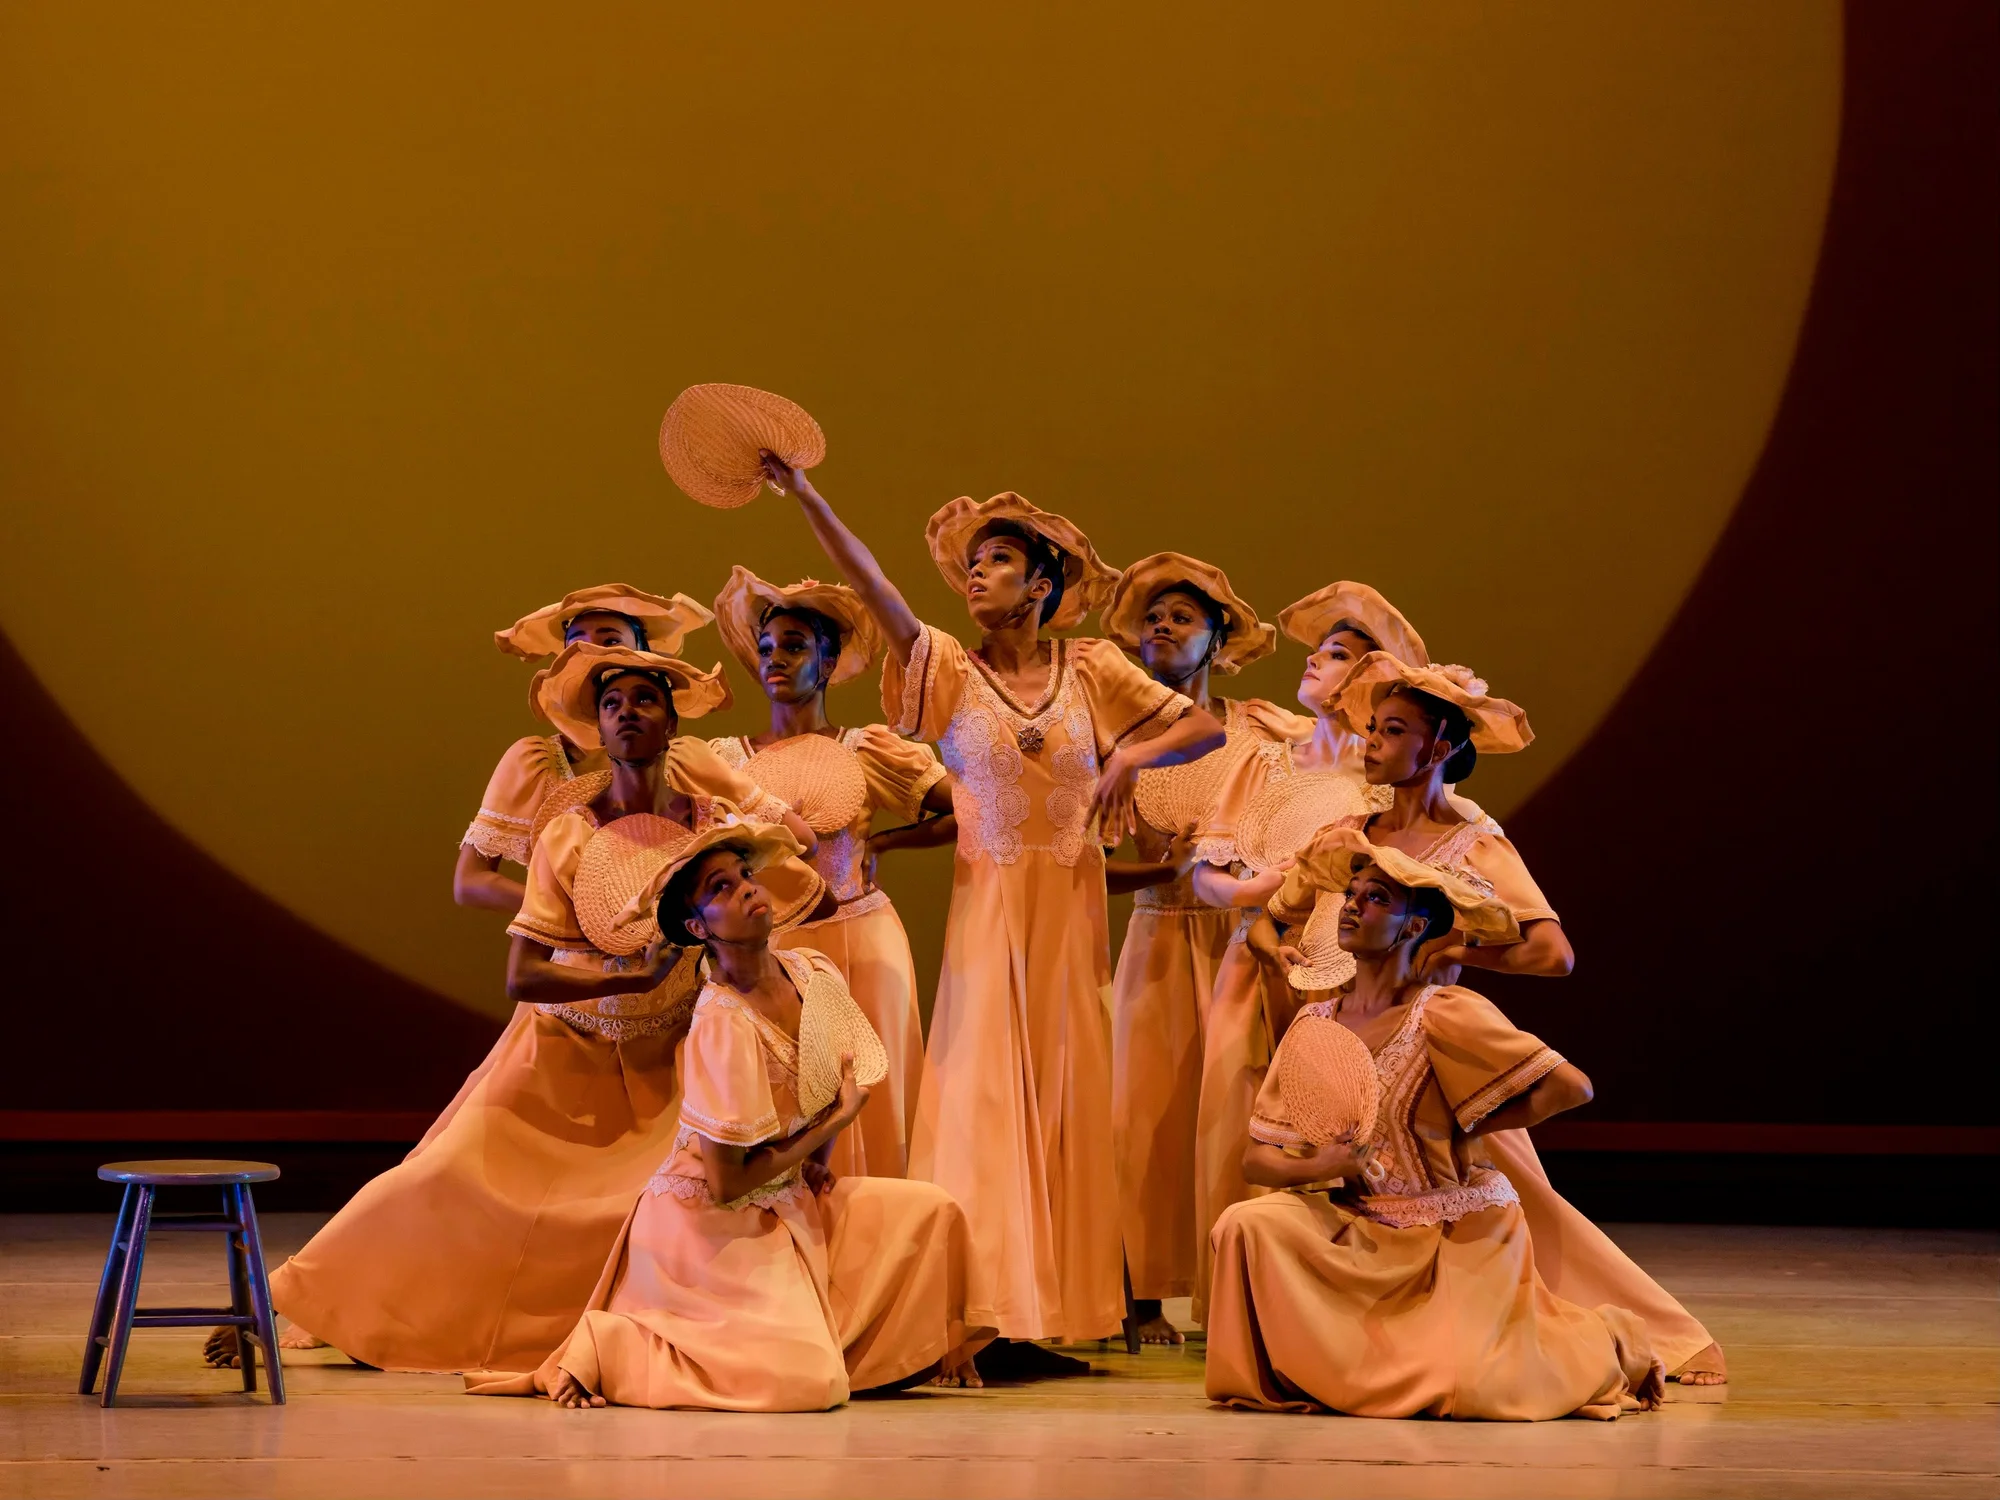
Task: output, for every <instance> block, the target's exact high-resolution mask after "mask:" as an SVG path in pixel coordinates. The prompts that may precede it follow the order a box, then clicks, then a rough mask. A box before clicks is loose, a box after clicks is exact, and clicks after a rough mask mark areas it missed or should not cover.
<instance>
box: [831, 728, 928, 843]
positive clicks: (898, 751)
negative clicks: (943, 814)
mask: <svg viewBox="0 0 2000 1500" xmlns="http://www.w3.org/2000/svg"><path fill="white" fill-rule="evenodd" d="M850 748H851V749H852V750H853V751H854V757H855V759H856V760H858V761H860V762H861V776H862V779H863V780H864V781H866V782H867V783H868V805H869V807H870V808H873V809H879V810H881V811H882V812H886V813H889V814H891V815H893V816H895V817H899V818H901V819H903V820H904V821H905V822H912V823H913V822H915V821H916V820H917V819H918V818H919V817H921V816H922V815H923V804H924V794H925V793H926V792H928V791H929V790H930V789H931V788H932V787H934V786H936V785H937V784H938V783H939V782H940V781H943V780H944V778H945V769H944V766H943V765H942V764H941V763H940V762H939V761H938V758H937V751H935V750H934V749H932V748H931V747H930V746H929V745H926V744H924V743H923V742H922V741H920V740H906V739H903V738H902V737H900V736H899V735H897V734H896V733H895V732H894V731H892V730H891V729H890V728H889V727H888V726H887V725H885V724H871V725H869V726H868V727H867V728H866V729H862V730H858V731H856V732H855V734H854V735H853V737H852V744H851V746H850Z"/></svg>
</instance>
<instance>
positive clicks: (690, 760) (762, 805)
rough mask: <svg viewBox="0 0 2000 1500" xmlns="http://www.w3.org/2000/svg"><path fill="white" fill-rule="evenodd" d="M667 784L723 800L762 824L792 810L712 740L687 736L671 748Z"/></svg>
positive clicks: (691, 792)
mask: <svg viewBox="0 0 2000 1500" xmlns="http://www.w3.org/2000/svg"><path fill="white" fill-rule="evenodd" d="M667 785H669V786H671V787H672V788H673V789H674V790H675V791H677V792H684V793H686V794H687V795H688V796H690V797H716V798H720V799H721V800H722V801H724V802H728V803H731V804H733V805H734V806H735V807H736V808H738V809H739V810H740V811H741V812H742V814H743V816H744V817H746V818H752V819H755V820H757V821H760V822H766V823H769V822H775V821H776V820H777V819H778V818H780V817H782V816H783V815H784V814H786V813H788V812H790V811H791V806H790V804H789V803H787V802H786V801H785V800H784V799H783V798H782V797H774V796H772V795H771V793H769V792H767V791H765V790H764V789H763V788H762V787H761V786H759V785H757V783H756V782H754V781H752V780H751V779H750V778H749V777H748V776H746V775H744V774H743V772H742V770H741V769H739V768H738V767H737V766H735V765H732V764H731V763H730V762H728V761H726V760H724V759H723V757H722V756H721V755H719V754H717V753H716V749H715V746H714V745H712V744H711V743H710V742H709V741H707V740H704V739H697V738H695V737H694V736H692V735H683V736H681V737H679V738H677V739H675V740H674V741H673V743H672V744H671V745H669V746H668V747H667Z"/></svg>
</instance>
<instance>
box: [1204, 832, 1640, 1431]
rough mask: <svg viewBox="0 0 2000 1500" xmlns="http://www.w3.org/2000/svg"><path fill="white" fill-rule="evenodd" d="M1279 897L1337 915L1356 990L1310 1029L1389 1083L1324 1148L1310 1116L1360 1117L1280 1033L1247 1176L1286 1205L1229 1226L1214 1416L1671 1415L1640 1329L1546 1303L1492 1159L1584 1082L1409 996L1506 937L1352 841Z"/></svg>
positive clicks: (1481, 896) (1213, 1366) (1316, 852)
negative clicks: (1366, 1058) (1456, 953)
mask: <svg viewBox="0 0 2000 1500" xmlns="http://www.w3.org/2000/svg"><path fill="white" fill-rule="evenodd" d="M1286 885H1287V889H1292V888H1294V887H1295V886H1300V885H1310V886H1311V887H1312V888H1314V889H1316V890H1319V891H1323V892H1327V893H1329V894H1335V893H1338V894H1339V895H1340V899H1341V901H1342V905H1341V909H1340V915H1339V918H1338V932H1339V939H1338V940H1339V943H1340V946H1341V948H1342V949H1343V950H1344V951H1346V952H1348V953H1350V954H1352V955H1353V957H1354V960H1355V966H1356V967H1355V973H1354V977H1353V979H1352V980H1350V981H1349V982H1348V983H1346V984H1344V985H1342V986H1341V987H1340V988H1339V989H1338V990H1337V991H1336V992H1335V993H1334V995H1333V996H1332V998H1330V999H1328V1000H1324V1001H1321V1002H1319V1003H1317V1004H1314V1005H1310V1006H1308V1007H1306V1013H1309V1014H1311V1015H1312V1016H1314V1017H1315V1022H1316V1024H1317V1025H1326V1024H1334V1025H1339V1026H1343V1027H1345V1028H1346V1029H1347V1030H1348V1031H1349V1032H1351V1033H1352V1034H1353V1035H1354V1036H1356V1037H1358V1038H1360V1040H1361V1041H1362V1042H1363V1043H1364V1044H1365V1045H1366V1046H1367V1048H1368V1050H1369V1052H1371V1053H1372V1054H1373V1056H1374V1068H1373V1069H1372V1072H1373V1073H1374V1074H1375V1077H1373V1078H1368V1079H1366V1080H1365V1083H1364V1084H1363V1086H1364V1087H1367V1088H1369V1089H1375V1088H1377V1087H1378V1085H1379V1092H1380V1108H1379V1111H1378V1112H1377V1113H1376V1116H1375V1122H1374V1124H1373V1126H1372V1128H1370V1129H1369V1130H1368V1131H1367V1133H1366V1134H1365V1136H1362V1137H1360V1138H1356V1137H1354V1136H1349V1137H1348V1138H1346V1139H1340V1138H1336V1139H1334V1140H1331V1141H1329V1142H1327V1143H1326V1144H1324V1145H1317V1146H1316V1145H1314V1144H1313V1143H1312V1136H1311V1135H1309V1134H1308V1133H1307V1132H1306V1131H1305V1129H1304V1128H1303V1126H1304V1124H1305V1121H1304V1119H1303V1118H1301V1115H1302V1112H1312V1113H1317V1112H1318V1111H1319V1110H1320V1109H1321V1108H1325V1109H1326V1113H1327V1114H1328V1115H1335V1114H1337V1113H1339V1112H1342V1107H1343V1106H1347V1105H1348V1102H1349V1101H1347V1100H1345V1099H1341V1098H1338V1097H1336V1096H1335V1093H1333V1092H1330V1090H1331V1088H1332V1086H1331V1084H1330V1081H1329V1080H1328V1078H1327V1075H1325V1074H1317V1075H1316V1074H1315V1073H1314V1072H1313V1071H1310V1070H1309V1065H1308V1063H1307V1061H1306V1059H1305V1058H1304V1057H1303V1056H1293V1055H1292V1054H1293V1049H1294V1048H1297V1047H1300V1046H1302V1045H1303V1039H1304V1038H1305V1037H1306V1036H1307V1035H1308V1033H1307V1031H1306V1029H1305V1027H1304V1024H1303V1022H1301V1025H1300V1027H1298V1028H1296V1029H1294V1030H1293V1031H1292V1032H1290V1033H1288V1035H1287V1037H1286V1040H1285V1042H1284V1043H1283V1045H1281V1046H1280V1048H1279V1050H1278V1054H1277V1057H1276V1058H1275V1059H1274V1060H1273V1063H1272V1066H1271V1072H1270V1076H1269V1077H1268V1078H1266V1079H1265V1081H1264V1086H1263V1088H1262V1090H1260V1092H1259V1093H1258V1096H1257V1109H1256V1114H1255V1116H1254V1117H1253V1118H1252V1121H1251V1126H1250V1132H1251V1135H1252V1137H1253V1144H1252V1145H1250V1147H1249V1148H1248V1149H1247V1150H1246V1151H1245V1152H1244V1157H1243V1170H1244V1172H1245V1174H1246V1175H1247V1176H1250V1177H1251V1178H1253V1179H1254V1180H1255V1181H1257V1182H1259V1183H1260V1184H1262V1185H1263V1186H1265V1187H1267V1188H1272V1189H1290V1190H1291V1191H1274V1192H1271V1193H1269V1194H1268V1195H1266V1196H1264V1197H1260V1198H1254V1199H1251V1200H1249V1201H1247V1202H1243V1203H1238V1204H1235V1205H1233V1206H1232V1207H1231V1208H1230V1209H1229V1210H1228V1211H1227V1212H1226V1213H1224V1214H1223V1216H1222V1220H1221V1222H1220V1223H1219V1224H1218V1225H1217V1226H1216V1233H1215V1240H1216V1255H1215V1280H1214V1293H1213V1301H1212V1305H1211V1307H1210V1312H1209V1325H1208V1375H1207V1380H1208V1394H1209V1397H1210V1399H1212V1400H1216V1401H1226V1402H1229V1403H1230V1404H1232V1405H1236V1406H1250V1407H1261V1408H1263V1409H1266V1410H1274V1411H1329V1410H1330V1411H1339V1412H1347V1413H1350V1414H1352V1415H1355V1416H1373V1417H1408V1416H1417V1415H1420V1414H1421V1415H1428V1416H1435V1417H1485V1418H1498V1419H1507V1420H1515V1421H1522V1420H1527V1421H1534V1420H1540V1419H1543V1418H1548V1417H1561V1416H1588V1417H1599V1418H1615V1417H1617V1416H1618V1415H1619V1414H1620V1413H1621V1412H1625V1411H1635V1410H1647V1409H1650V1408H1652V1407H1655V1406H1657V1405H1659V1403H1660V1401H1661V1399H1662V1383H1661V1371H1660V1365H1659V1361H1658V1360H1657V1359H1656V1358H1654V1356H1653V1353H1652V1349H1651V1346H1650V1344H1649V1342H1648V1339H1647V1332H1646V1325H1645V1323H1644V1321H1643V1319H1641V1318H1639V1317H1636V1316H1634V1315H1633V1314H1632V1313H1630V1312H1629V1311H1627V1310H1625V1309H1623V1308H1619V1307H1613V1306H1603V1307H1599V1308H1597V1309H1596V1311H1594V1312H1593V1311H1588V1310H1586V1309H1585V1308H1582V1307H1579V1306H1577V1305H1576V1304H1575V1303H1573V1302H1568V1301H1565V1300H1564V1299H1563V1298H1561V1297H1560V1296H1558V1295H1557V1294H1555V1293H1554V1292H1552V1291H1551V1290H1550V1289H1549V1288H1548V1287H1547V1286H1546V1285H1544V1283H1543V1279H1542V1277H1541V1276H1540V1275H1539V1274H1537V1260H1536V1254H1535V1250H1536V1246H1535V1240H1534V1237H1533V1235H1532V1233H1531V1231H1530V1229H1529V1226H1528V1224H1527V1221H1526V1219H1525V1217H1524V1216H1523V1214H1522V1212H1521V1207H1520V1204H1519V1202H1518V1201H1517V1199H1516V1197H1515V1194H1514V1190H1513V1188H1512V1186H1511V1185H1510V1184H1509V1183H1508V1180H1507V1178H1506V1176H1505V1174H1504V1173H1502V1172H1500V1171H1498V1170H1496V1169H1495V1168H1494V1167H1493V1166H1492V1164H1491V1162H1490V1161H1489V1160H1488V1159H1487V1157H1486V1154H1485V1151H1484V1146H1485V1144H1486V1142H1487V1141H1488V1140H1490V1138H1491V1136H1492V1134H1493V1132H1495V1131H1497V1130H1501V1129H1505V1128H1518V1127H1521V1126H1526V1125H1532V1124H1535V1123H1536V1122H1538V1121H1541V1120H1545V1119H1548V1118H1549V1117H1550V1116H1551V1115H1554V1114H1557V1113H1559V1112H1560V1111H1562V1110H1565V1109H1573V1108H1575V1107H1576V1106H1577V1105H1579V1104H1585V1103H1588V1102H1589V1100H1590V1080H1589V1079H1587V1078H1585V1077H1584V1075H1583V1074H1582V1073H1581V1072H1579V1071H1578V1070H1577V1069H1576V1068H1575V1067H1573V1066H1572V1065H1571V1064H1569V1063H1567V1062H1565V1061H1564V1060H1563V1059H1562V1057H1561V1056H1560V1055H1558V1054H1557V1053H1556V1052H1554V1051H1552V1050H1551V1049H1550V1048H1548V1047H1546V1046H1544V1045H1543V1044H1542V1043H1541V1042H1540V1041H1538V1040H1537V1039H1536V1038H1534V1037H1532V1036H1529V1035H1527V1034H1526V1033H1525V1032H1521V1031H1517V1030H1515V1029H1514V1028H1513V1027H1512V1026H1510V1025H1509V1024H1508V1023H1507V1021H1506V1018H1505V1017H1503V1016H1502V1015H1501V1014H1500V1012H1499V1010H1498V1009H1497V1008H1495V1007H1494V1006H1493V1005H1492V1004H1491V1003H1490V1002H1489V1001H1487V1000H1485V999H1483V998H1482V997H1481V996H1479V995H1476V994H1474V993H1473V992H1472V991H1471V990H1465V989H1458V988H1453V987H1444V986H1439V985H1437V984H1432V983H1426V982H1425V981H1424V980H1423V979H1422V978H1421V977H1420V976H1419V974H1418V972H1417V969H1418V965H1417V950H1418V948H1419V946H1420V945H1421V944H1422V943H1423V942H1424V940H1425V938H1426V936H1434V935H1435V934H1436V933H1437V931H1438V930H1439V929H1441V928H1445V929H1448V928H1451V927H1453V926H1456V927H1457V929H1458V931H1459V933H1460V934H1461V935H1463V936H1464V937H1466V938H1467V939H1468V940H1473V941H1477V940H1479V939H1482V938H1491V939H1494V940H1496V941H1498V942H1500V943H1507V942H1508V941H1509V940H1510V939H1514V938H1516V937H1517V936H1518V934H1517V932H1516V929H1515V924H1514V919H1513V915H1512V913H1510V912H1509V911H1508V910H1507V908H1506V906H1505V904H1504V903H1503V902H1500V901H1498V900H1496V899H1494V898H1493V897H1492V896H1490V895H1489V894H1487V893H1486V891H1485V890H1484V889H1483V888H1481V887H1477V886H1474V885H1472V884H1470V883H1469V882H1467V881H1464V880H1461V879H1459V878H1458V877H1456V876H1454V875H1452V874H1449V873H1447V872H1445V871H1443V870H1439V869H1437V868H1436V867H1434V866H1431V865H1427V864H1424V863H1422V862H1420V861H1418V860H1415V859H1412V858H1410V857H1409V856H1408V855H1406V854H1404V853H1403V852H1402V851H1401V850H1399V849H1396V848H1393V847H1372V846H1370V845H1369V844H1368V843H1367V841H1366V840H1365V839H1363V838H1361V837H1360V836H1359V835H1358V834H1355V833H1353V832H1351V831H1344V832H1342V833H1339V834H1334V835H1331V836H1329V837H1328V838H1325V839H1322V840H1320V841H1316V843H1315V845H1314V848H1313V850H1312V851H1311V852H1310V853H1309V854H1308V855H1306V856H1303V857H1301V859H1300V860H1299V863H1298V865H1297V866H1296V867H1295V868H1294V870H1293V871H1292V873H1291V874H1290V875H1289V876H1288V877H1287V881H1286ZM1291 1070H1297V1071H1298V1073H1299V1077H1298V1078H1296V1079H1294V1078H1291V1077H1288V1076H1287V1075H1288V1073H1289V1072H1290V1071H1291ZM1329 1106H1330V1107H1329ZM1348 1118H1350V1119H1351V1118H1353V1116H1351V1115H1349V1116H1348ZM1335 1178H1337V1179H1340V1181H1339V1183H1338V1184H1337V1185H1336V1186H1335V1187H1334V1188H1333V1190H1332V1191H1330V1192H1322V1191H1319V1190H1317V1189H1318V1188H1319V1186H1320V1185H1321V1184H1324V1183H1325V1182H1327V1181H1328V1180H1329V1179H1335Z"/></svg>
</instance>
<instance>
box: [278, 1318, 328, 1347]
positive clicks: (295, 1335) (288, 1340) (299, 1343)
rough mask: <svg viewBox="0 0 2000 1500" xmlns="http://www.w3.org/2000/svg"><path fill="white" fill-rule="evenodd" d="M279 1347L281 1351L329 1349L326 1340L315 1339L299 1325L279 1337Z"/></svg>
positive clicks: (293, 1325)
mask: <svg viewBox="0 0 2000 1500" xmlns="http://www.w3.org/2000/svg"><path fill="white" fill-rule="evenodd" d="M278 1347H279V1348H280V1349H324V1348H326V1347H327V1342H326V1340H325V1339H322V1338H315V1337H314V1336H313V1335H312V1334H310V1333H307V1332H306V1331H305V1330H304V1329H303V1328H301V1327H299V1325H298V1324H296V1323H294V1324H292V1325H291V1326H290V1327H289V1328H287V1329H286V1330H285V1331H284V1332H283V1333H281V1334H279V1335H278Z"/></svg>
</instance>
